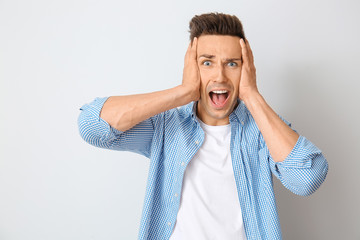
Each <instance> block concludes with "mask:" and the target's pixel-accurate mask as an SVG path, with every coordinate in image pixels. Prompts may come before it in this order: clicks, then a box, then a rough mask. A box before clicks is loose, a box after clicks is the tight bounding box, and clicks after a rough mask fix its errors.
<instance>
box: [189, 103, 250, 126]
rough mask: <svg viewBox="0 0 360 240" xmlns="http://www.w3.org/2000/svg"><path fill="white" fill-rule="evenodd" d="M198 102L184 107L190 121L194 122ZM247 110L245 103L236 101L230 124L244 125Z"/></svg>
mask: <svg viewBox="0 0 360 240" xmlns="http://www.w3.org/2000/svg"><path fill="white" fill-rule="evenodd" d="M197 103H198V102H190V103H189V104H187V105H185V111H186V112H187V113H188V114H191V117H192V119H194V120H195V121H197V120H196V106H197ZM247 115H248V109H247V108H246V106H245V103H244V102H243V101H241V100H240V99H238V105H237V106H236V108H235V109H234V111H233V112H232V113H231V114H230V116H229V121H230V122H239V123H240V124H242V125H244V124H245V121H246V119H247Z"/></svg>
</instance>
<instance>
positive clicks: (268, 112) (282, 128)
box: [244, 93, 299, 162]
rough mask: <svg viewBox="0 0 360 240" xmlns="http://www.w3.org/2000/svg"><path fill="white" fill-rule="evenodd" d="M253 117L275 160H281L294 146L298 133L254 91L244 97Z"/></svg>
mask: <svg viewBox="0 0 360 240" xmlns="http://www.w3.org/2000/svg"><path fill="white" fill-rule="evenodd" d="M244 102H245V105H246V106H247V108H248V109H249V111H250V113H251V115H252V116H253V118H254V119H255V122H256V124H257V126H258V127H259V129H260V132H261V134H262V135H263V137H264V140H265V143H266V145H267V147H268V148H269V152H270V154H271V156H272V158H273V159H274V161H275V162H280V161H283V160H284V159H285V158H286V157H287V156H288V155H289V153H290V152H291V150H292V149H293V148H294V146H295V144H296V142H297V140H298V138H299V135H298V134H297V133H296V132H294V131H293V130H292V129H291V128H290V127H289V126H288V125H287V124H286V123H284V121H282V120H281V118H280V117H279V116H278V115H277V114H276V113H275V112H274V111H273V110H272V109H271V107H270V106H269V105H268V104H267V103H266V101H265V99H264V98H263V97H262V96H261V95H260V94H259V93H255V94H252V95H251V96H249V97H248V98H246V99H244Z"/></svg>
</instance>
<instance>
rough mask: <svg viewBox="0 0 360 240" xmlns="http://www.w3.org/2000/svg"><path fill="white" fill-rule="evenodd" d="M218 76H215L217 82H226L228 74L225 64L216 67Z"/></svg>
mask: <svg viewBox="0 0 360 240" xmlns="http://www.w3.org/2000/svg"><path fill="white" fill-rule="evenodd" d="M215 71H216V77H215V79H214V80H215V81H216V82H225V81H226V75H225V69H224V66H222V65H220V66H218V67H217V68H216V70H215Z"/></svg>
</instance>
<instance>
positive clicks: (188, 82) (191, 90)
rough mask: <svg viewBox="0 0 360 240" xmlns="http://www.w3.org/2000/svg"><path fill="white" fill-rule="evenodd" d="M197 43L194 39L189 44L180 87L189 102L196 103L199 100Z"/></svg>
mask: <svg viewBox="0 0 360 240" xmlns="http://www.w3.org/2000/svg"><path fill="white" fill-rule="evenodd" d="M197 42H198V39H197V38H194V40H193V41H192V42H190V43H189V46H188V49H187V51H186V54H185V62H184V71H183V80H182V87H183V88H184V89H185V91H186V92H187V95H188V96H189V97H190V99H189V100H190V102H191V101H197V100H199V98H200V73H199V67H198V64H197V52H196V51H197Z"/></svg>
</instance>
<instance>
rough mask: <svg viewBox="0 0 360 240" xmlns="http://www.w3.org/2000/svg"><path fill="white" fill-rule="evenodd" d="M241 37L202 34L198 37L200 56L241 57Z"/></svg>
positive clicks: (198, 53) (198, 52)
mask: <svg viewBox="0 0 360 240" xmlns="http://www.w3.org/2000/svg"><path fill="white" fill-rule="evenodd" d="M239 41H240V38H239V37H236V36H228V35H202V36H200V37H199V39H198V45H197V55H198V57H200V56H203V57H208V58H214V57H217V56H221V57H224V56H226V57H227V58H236V57H241V46H240V42H239Z"/></svg>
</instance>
